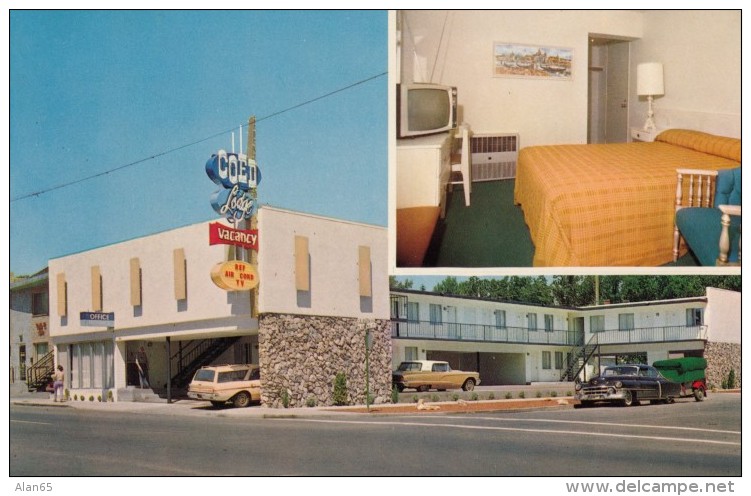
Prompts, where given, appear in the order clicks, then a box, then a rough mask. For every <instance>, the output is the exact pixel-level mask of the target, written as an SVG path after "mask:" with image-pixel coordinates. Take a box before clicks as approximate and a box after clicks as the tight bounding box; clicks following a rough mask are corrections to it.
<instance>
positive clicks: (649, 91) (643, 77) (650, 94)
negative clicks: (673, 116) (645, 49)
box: [636, 62, 665, 132]
mask: <svg viewBox="0 0 751 496" xmlns="http://www.w3.org/2000/svg"><path fill="white" fill-rule="evenodd" d="M662 74H663V71H662V64H661V63H660V62H646V63H643V64H639V65H637V66H636V94H637V95H639V96H646V97H647V102H649V108H648V110H647V120H646V122H645V123H644V130H645V131H648V132H652V131H654V130H655V121H654V115H655V114H654V110H653V109H652V100H653V98H654V96H655V95H657V96H659V95H664V94H665V83H664V81H663V77H662Z"/></svg>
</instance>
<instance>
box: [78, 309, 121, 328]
mask: <svg viewBox="0 0 751 496" xmlns="http://www.w3.org/2000/svg"><path fill="white" fill-rule="evenodd" d="M81 325H82V326H89V327H115V312H109V313H106V312H81Z"/></svg>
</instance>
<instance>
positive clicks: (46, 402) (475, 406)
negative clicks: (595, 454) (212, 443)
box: [10, 393, 575, 419]
mask: <svg viewBox="0 0 751 496" xmlns="http://www.w3.org/2000/svg"><path fill="white" fill-rule="evenodd" d="M10 402H11V404H12V405H20V406H33V407H48V408H74V409H76V410H87V411H95V412H105V411H106V412H132V413H139V414H154V415H172V416H185V415H190V416H205V417H249V418H272V419H273V418H304V417H320V416H333V415H348V416H355V415H358V416H362V415H363V414H365V415H389V414H392V415H393V414H401V415H409V414H415V415H425V414H440V413H470V412H489V411H508V410H517V411H529V410H532V409H551V408H556V409H560V408H573V404H574V403H575V401H574V400H573V399H572V398H570V397H563V398H530V399H509V400H481V401H464V400H461V401H439V402H430V401H428V400H424V401H423V402H420V403H415V402H411V403H406V402H405V403H397V404H390V403H386V404H381V405H371V406H370V409H367V408H366V406H365V405H355V406H342V407H334V406H327V407H313V408H278V409H277V408H266V407H262V406H260V405H252V406H250V407H248V408H233V407H231V406H227V407H224V408H215V407H213V406H212V405H211V404H210V403H209V402H208V401H195V400H186V399H180V400H176V401H173V402H172V403H149V402H133V401H116V402H111V403H107V402H98V401H88V400H86V401H80V400H79V401H73V400H70V401H66V402H62V403H60V402H54V401H53V400H52V399H51V398H50V395H49V393H29V394H28V395H20V396H16V397H11V399H10Z"/></svg>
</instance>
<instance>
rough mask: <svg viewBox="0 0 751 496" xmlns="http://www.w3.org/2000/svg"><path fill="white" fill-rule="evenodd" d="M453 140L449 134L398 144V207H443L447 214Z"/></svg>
mask: <svg viewBox="0 0 751 496" xmlns="http://www.w3.org/2000/svg"><path fill="white" fill-rule="evenodd" d="M452 137H453V134H452V133H450V132H448V133H441V134H434V135H430V136H421V137H419V138H412V139H400V140H398V141H397V144H396V208H398V209H399V208H412V207H427V206H430V207H440V208H441V216H443V215H444V214H445V210H446V185H447V184H448V180H449V176H450V175H451V164H450V160H451V143H452Z"/></svg>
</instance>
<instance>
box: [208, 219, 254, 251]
mask: <svg viewBox="0 0 751 496" xmlns="http://www.w3.org/2000/svg"><path fill="white" fill-rule="evenodd" d="M209 244H210V245H219V244H223V245H235V246H241V247H243V248H245V249H248V250H256V251H258V229H250V230H246V229H233V228H231V227H227V226H225V225H222V224H220V223H219V222H212V223H211V224H209Z"/></svg>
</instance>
